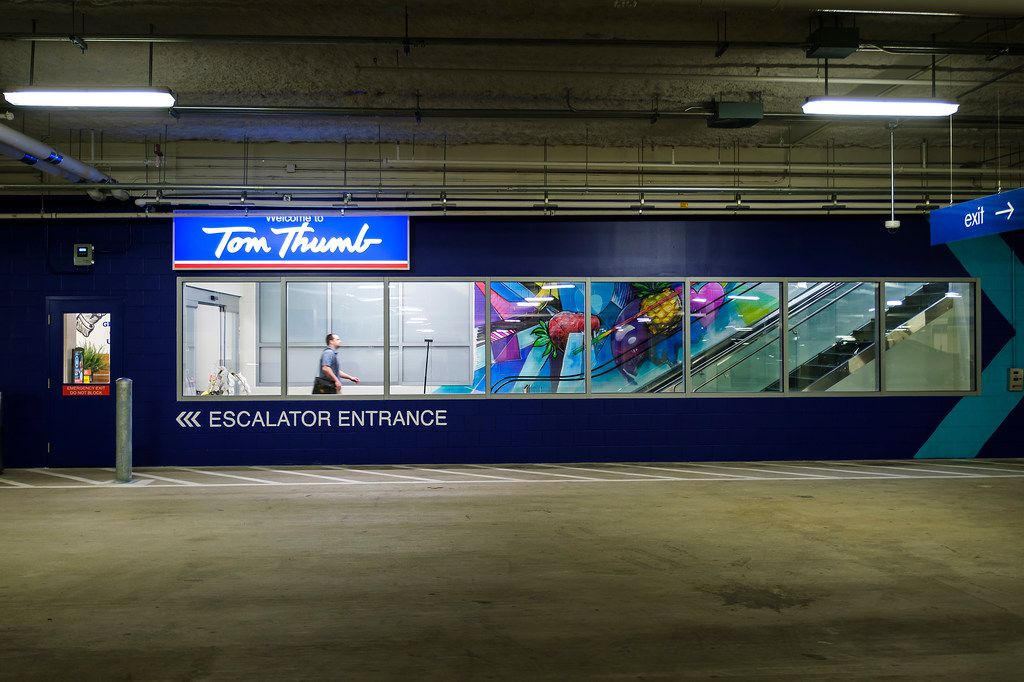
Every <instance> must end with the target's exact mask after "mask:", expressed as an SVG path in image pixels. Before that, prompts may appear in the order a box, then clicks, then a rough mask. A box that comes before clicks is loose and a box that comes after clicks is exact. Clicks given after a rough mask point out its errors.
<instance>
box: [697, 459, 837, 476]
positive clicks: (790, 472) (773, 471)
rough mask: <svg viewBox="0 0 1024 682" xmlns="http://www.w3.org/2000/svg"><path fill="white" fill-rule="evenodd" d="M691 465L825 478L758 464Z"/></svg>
mask: <svg viewBox="0 0 1024 682" xmlns="http://www.w3.org/2000/svg"><path fill="white" fill-rule="evenodd" d="M753 463H754V464H760V463H759V462H753ZM692 466H698V467H701V468H704V467H707V468H709V469H742V470H743V471H755V472H757V473H759V474H782V475H783V476H806V477H807V478H825V477H824V476H822V475H821V474H798V473H796V472H795V471H778V470H776V469H767V468H765V467H762V466H758V467H757V468H755V467H744V466H737V465H735V464H729V465H724V464H720V465H715V464H704V463H700V464H697V463H693V464H692ZM754 478H757V477H756V476H755V477H754Z"/></svg>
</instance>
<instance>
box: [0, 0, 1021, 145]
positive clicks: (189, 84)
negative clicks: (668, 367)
mask: <svg viewBox="0 0 1024 682" xmlns="http://www.w3.org/2000/svg"><path fill="white" fill-rule="evenodd" d="M808 4H809V3H799V2H797V3H783V2H771V3H769V2H762V3H758V2H756V0H750V1H749V2H745V3H744V2H738V3H718V2H703V3H702V2H697V1H693V2H686V1H668V0H662V1H650V0H647V1H645V0H601V1H597V2H594V1H591V2H587V1H583V0H566V1H564V2H559V3H550V2H538V1H515V0H513V1H503V2H468V1H465V0H452V1H449V2H435V1H428V0H425V1H419V2H416V1H413V2H409V3H408V28H406V6H404V5H402V4H399V3H381V2H368V1H361V2H345V3H339V2H323V1H321V2H315V1H308V0H307V1H301V2H280V1H275V2H268V1H266V0H247V1H246V2H239V1H232V0H220V1H215V2H203V3H190V2H180V1H165V2H152V1H150V2H128V1H124V0H94V1H91V2H79V3H76V4H75V6H74V8H75V14H74V15H73V14H72V3H70V2H39V1H38V0H32V1H29V0H8V1H7V2H5V3H4V4H3V5H2V7H0V26H2V27H3V29H2V30H3V31H4V35H2V36H0V84H4V85H11V84H26V83H28V81H29V78H30V74H31V77H32V79H33V81H34V83H35V84H37V85H70V84H88V85H145V84H146V83H147V82H148V80H149V68H150V60H149V59H150V58H149V55H150V44H149V43H147V42H139V40H140V38H141V37H144V36H147V35H149V34H150V33H151V32H152V34H153V35H155V36H159V37H163V38H168V37H174V38H175V39H176V41H175V42H157V43H154V45H153V58H152V81H153V84H154V85H161V86H166V87H170V88H171V89H173V90H174V91H175V92H176V94H177V96H178V104H179V105H180V107H181V109H180V110H179V111H178V113H177V116H176V117H174V116H171V115H169V114H168V113H167V112H156V113H143V114H124V113H109V112H96V111H63V112H57V111H31V112H29V111H15V112H14V114H15V119H14V121H13V122H12V123H9V125H12V126H13V127H16V128H18V129H20V130H24V131H25V132H26V133H28V134H30V135H33V136H35V137H39V138H45V139H47V140H49V141H51V142H52V143H54V144H57V143H59V142H60V141H62V140H67V139H68V135H69V133H70V134H71V135H73V134H74V131H75V130H78V129H89V130H96V131H102V133H103V135H104V137H105V139H106V140H107V141H108V142H117V141H136V140H141V139H143V138H148V139H155V138H166V139H168V140H216V141H240V140H242V139H244V138H248V139H250V140H253V141H266V142H299V141H342V140H348V141H351V142H360V141H364V142H365V141H375V140H377V139H382V140H384V141H389V142H392V141H395V142H410V141H413V140H416V141H422V142H424V143H428V144H429V143H440V142H441V141H443V140H447V141H448V143H450V144H513V145H539V144H543V143H544V142H545V141H546V142H547V143H549V144H553V145H561V144H588V145H591V146H594V147H631V146H632V147H635V146H637V145H638V144H641V143H650V144H653V145H675V146H686V147H707V148H711V147H721V146H724V147H727V148H731V147H733V146H739V147H756V146H778V145H782V146H788V145H790V144H794V145H797V146H805V147H824V146H826V145H835V146H838V147H864V148H879V147H885V146H887V145H888V134H887V132H886V131H885V125H884V122H869V123H863V122H860V123H854V122H844V123H842V124H837V123H832V124H828V125H825V124H822V123H820V122H818V121H808V120H807V119H805V118H803V117H801V116H799V115H797V114H798V112H799V110H800V104H801V103H802V102H803V100H804V99H805V98H806V97H808V96H811V95H819V94H823V93H824V80H823V77H824V68H823V67H824V64H823V62H822V61H821V60H815V59H809V58H807V57H805V56H804V52H803V48H802V46H803V43H805V41H806V40H807V37H808V34H809V32H810V30H811V29H812V28H813V27H815V26H817V25H818V24H819V23H825V24H826V25H831V24H834V23H835V22H837V21H840V22H843V23H844V24H846V25H852V24H853V23H854V22H855V23H856V25H857V26H858V27H859V28H860V35H861V42H862V43H871V44H873V45H876V46H882V47H885V48H887V51H882V50H878V49H865V50H861V51H858V52H856V53H854V54H853V55H851V56H850V57H848V58H846V59H843V60H832V61H831V63H830V68H829V76H830V92H831V94H833V95H857V96H865V95H873V94H888V95H890V96H895V97H899V96H903V97H910V96H922V97H927V96H930V94H931V74H932V59H933V57H932V56H931V55H929V54H924V53H922V52H925V50H922V49H917V50H911V52H918V53H917V54H904V53H900V54H897V53H893V51H894V48H900V47H901V46H904V47H905V46H908V45H916V46H919V47H920V46H929V45H933V44H936V43H938V44H944V45H949V44H956V50H953V49H952V48H950V49H949V50H948V51H955V52H958V53H957V54H944V53H941V52H942V51H943V50H939V52H940V54H937V55H936V56H935V60H936V81H937V94H938V96H940V97H948V98H957V99H959V101H961V103H962V109H961V113H960V114H958V116H957V117H956V120H955V125H956V128H957V143H958V144H961V145H972V146H982V145H989V144H991V143H992V142H993V141H994V140H995V138H996V137H997V136H1005V138H1006V140H1008V141H1009V143H1010V144H1012V143H1013V141H1014V140H1017V141H1018V144H1019V141H1020V137H1021V130H1022V128H1021V125H1022V122H1024V54H1022V52H1021V51H1020V48H1021V46H1022V45H1024V20H1022V19H1021V18H1019V17H1017V18H1013V17H1012V16H1011V17H1009V18H1004V17H1001V16H999V15H1012V14H1014V12H1016V14H1024V8H1021V7H1020V5H1019V3H1018V2H1008V1H1003V0H982V2H980V3H966V2H960V3H955V2H951V1H950V0H945V2H940V3H929V4H928V9H929V10H931V11H935V10H937V9H940V8H941V7H943V6H944V7H945V10H946V11H952V12H959V13H961V14H963V13H967V12H970V13H978V14H982V13H984V14H987V15H989V16H910V15H891V14H889V15H879V14H858V15H850V14H827V15H821V14H816V13H812V12H810V11H809V10H808V8H807V5H808ZM823 4H834V3H823ZM865 4H867V3H865V2H859V3H854V2H850V3H846V6H855V5H856V6H858V8H863V7H864V6H865ZM874 4H875V5H880V4H882V3H880V2H876V3H874ZM727 5H728V9H723V7H726V6H727ZM751 5H754V6H753V7H751ZM757 5H763V7H760V8H759V7H757ZM885 5H886V6H887V7H889V8H890V9H891V8H892V7H893V6H899V7H900V8H909V9H915V8H917V9H920V5H923V3H920V2H916V3H915V2H906V3H898V2H888V3H885ZM992 15H994V16H992ZM73 16H74V19H73ZM83 21H84V26H83ZM33 22H35V32H36V33H37V34H39V35H40V36H43V37H45V38H46V40H44V41H40V42H36V43H34V45H35V48H34V49H35V56H34V59H33V58H32V56H31V55H32V49H33V48H32V45H33V43H31V42H29V41H28V40H26V34H29V33H31V32H32V31H33ZM69 35H74V36H80V37H82V38H84V40H85V42H86V43H87V45H88V49H86V50H84V51H82V50H80V49H79V48H78V47H76V46H75V45H73V44H72V42H71V41H70V40H68V38H67V36H69ZM407 35H408V36H409V41H408V43H409V46H408V50H406V49H405V46H404V45H403V40H402V39H403V38H404V37H405V36H407ZM203 36H208V38H205V39H204V38H203ZM245 36H264V37H268V38H270V39H263V40H259V39H255V38H244V37H245ZM285 36H287V37H291V38H292V39H290V40H282V37H285ZM231 37H235V38H236V40H232V39H231ZM275 37H276V41H275V40H272V39H273V38H275ZM317 37H333V38H328V39H324V40H322V41H320V42H316V40H315V39H316V38H317ZM115 38H120V40H112V39H115ZM389 38H390V39H391V40H388V39H389ZM453 39H458V40H453ZM523 39H527V40H538V39H549V40H550V42H548V43H543V44H537V43H526V42H524V41H523ZM460 41H461V42H460ZM569 41H578V42H569ZM612 41H618V42H616V43H614V44H613V42H612ZM652 41H666V42H665V43H664V44H658V45H655V44H651V43H652ZM671 41H676V42H675V43H674V44H670V43H671ZM679 41H686V42H685V43H683V42H679ZM695 43H699V44H695ZM753 43H757V44H753ZM765 43H775V44H774V45H765ZM719 44H720V45H721V46H722V47H725V50H724V53H722V54H721V55H720V56H717V57H716V54H715V53H716V46H718V45H719ZM969 52H974V54H968V53H969ZM1014 52H1015V53H1014ZM1007 53H1008V54H1007ZM915 82H916V83H917V84H914V83H915ZM896 83H902V84H898V85H897V84H896ZM715 99H726V100H744V101H745V100H749V99H757V100H760V101H762V102H763V104H764V109H765V111H766V112H767V113H768V114H769V116H768V118H766V120H765V121H763V122H762V123H760V124H759V125H757V126H755V127H752V128H748V129H743V130H735V131H733V130H715V129H709V128H707V126H706V125H705V120H704V119H705V116H706V114H707V111H708V108H709V106H710V105H711V102H712V100H715ZM191 107H214V109H212V110H201V109H193V108H191ZM239 107H273V108H275V110H274V111H272V112H267V111H263V112H256V111H246V110H243V109H234V108H239ZM417 111H419V114H420V115H419V117H418V119H419V120H417V116H416V112H417ZM997 123H998V132H997ZM903 127H904V128H905V129H906V130H907V131H909V132H908V133H907V135H905V136H901V137H902V139H903V140H904V143H905V144H913V145H917V144H919V143H920V142H921V141H922V140H928V141H930V142H932V143H934V144H936V145H940V146H941V145H943V144H947V143H946V140H947V139H948V134H949V133H948V128H947V123H946V122H945V121H940V122H938V124H935V123H925V124H914V123H904V124H903Z"/></svg>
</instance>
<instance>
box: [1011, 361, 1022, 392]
mask: <svg viewBox="0 0 1024 682" xmlns="http://www.w3.org/2000/svg"><path fill="white" fill-rule="evenodd" d="M1008 388H1009V390H1011V391H1024V368H1022V367H1011V368H1010V381H1009V386H1008Z"/></svg>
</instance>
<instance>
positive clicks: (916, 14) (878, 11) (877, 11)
mask: <svg viewBox="0 0 1024 682" xmlns="http://www.w3.org/2000/svg"><path fill="white" fill-rule="evenodd" d="M814 11H815V12H822V13H825V14H889V15H897V16H904V17H965V16H968V15H966V14H960V13H958V12H924V11H919V12H912V11H903V10H890V9H816V10H814Z"/></svg>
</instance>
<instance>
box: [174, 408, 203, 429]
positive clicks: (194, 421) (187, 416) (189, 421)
mask: <svg viewBox="0 0 1024 682" xmlns="http://www.w3.org/2000/svg"><path fill="white" fill-rule="evenodd" d="M200 414H201V413H200V412H179V413H178V416H177V417H175V418H174V421H176V422H178V426H184V427H185V428H188V429H190V428H194V427H197V426H202V424H200V423H199V415H200Z"/></svg>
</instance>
